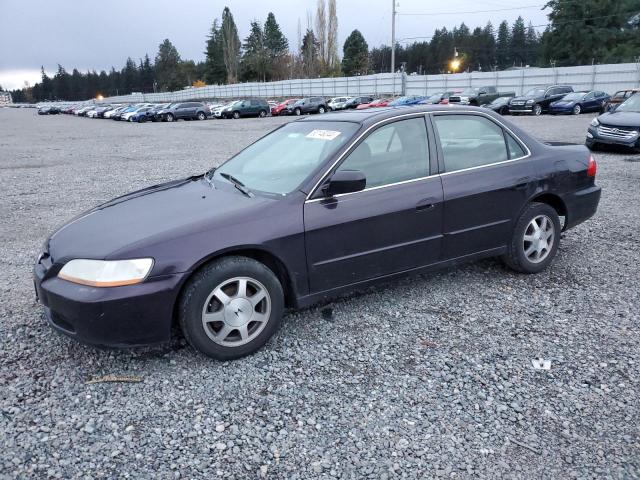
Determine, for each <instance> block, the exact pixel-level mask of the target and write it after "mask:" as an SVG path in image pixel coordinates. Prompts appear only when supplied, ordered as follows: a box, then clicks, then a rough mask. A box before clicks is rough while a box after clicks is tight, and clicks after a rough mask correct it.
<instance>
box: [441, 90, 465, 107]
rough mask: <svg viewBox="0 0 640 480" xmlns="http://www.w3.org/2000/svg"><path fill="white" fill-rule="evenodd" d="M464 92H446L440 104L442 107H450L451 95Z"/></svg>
mask: <svg viewBox="0 0 640 480" xmlns="http://www.w3.org/2000/svg"><path fill="white" fill-rule="evenodd" d="M462 92H463V90H451V91H448V92H444V95H443V96H442V100H440V104H441V105H449V97H451V95H458V94H460V93H462Z"/></svg>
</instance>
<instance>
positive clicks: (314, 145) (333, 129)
mask: <svg viewBox="0 0 640 480" xmlns="http://www.w3.org/2000/svg"><path fill="white" fill-rule="evenodd" d="M358 127H359V125H358V124H357V123H351V122H322V121H315V122H314V121H305V122H292V123H289V124H286V125H285V126H283V127H282V128H279V129H278V130H275V131H274V132H272V133H270V134H269V135H267V136H266V137H263V138H261V139H260V140H258V141H257V142H256V143H254V144H253V145H250V146H249V147H247V148H246V149H244V150H243V151H241V152H240V153H238V154H237V155H236V156H235V157H233V158H231V159H230V160H229V161H228V162H226V163H224V164H223V165H222V166H221V167H220V168H218V169H216V170H215V174H214V178H216V179H218V180H221V181H226V180H224V175H223V174H227V175H232V176H233V177H235V178H237V179H238V180H239V181H240V182H242V183H243V184H244V185H245V186H246V187H247V188H248V189H249V190H255V191H261V192H267V193H277V194H281V195H285V194H287V193H290V192H292V191H294V190H295V189H296V188H297V187H298V186H299V185H300V184H301V183H302V182H303V181H304V180H305V179H306V178H307V177H308V176H309V175H310V174H311V173H312V172H313V171H314V170H315V169H316V168H317V167H318V166H320V165H321V164H322V163H323V162H324V161H325V160H326V159H327V158H329V156H331V155H332V154H333V153H334V152H335V151H336V150H337V149H338V148H340V147H341V146H342V145H344V144H345V143H346V142H347V141H348V140H349V139H350V138H351V137H352V136H353V134H354V133H355V132H356V130H357V129H358Z"/></svg>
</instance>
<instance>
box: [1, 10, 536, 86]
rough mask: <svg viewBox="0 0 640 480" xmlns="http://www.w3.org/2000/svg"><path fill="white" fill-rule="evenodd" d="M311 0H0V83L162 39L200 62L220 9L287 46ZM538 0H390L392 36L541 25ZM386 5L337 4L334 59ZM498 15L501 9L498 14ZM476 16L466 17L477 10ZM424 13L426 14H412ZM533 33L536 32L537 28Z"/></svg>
mask: <svg viewBox="0 0 640 480" xmlns="http://www.w3.org/2000/svg"><path fill="white" fill-rule="evenodd" d="M316 2H317V0H295V1H292V0H261V1H256V0H173V1H169V0H108V1H106V2H105V1H101V2H98V1H96V0H82V1H79V0H29V1H24V0H2V2H0V7H1V8H0V85H2V86H3V87H4V88H7V89H13V88H18V87H21V86H22V85H23V83H24V81H25V80H26V81H28V82H29V83H30V84H33V83H34V82H36V81H38V79H39V76H40V74H39V70H40V65H44V67H45V70H47V71H48V72H54V71H55V70H56V68H57V67H56V66H57V64H58V63H60V64H62V65H63V66H64V67H65V68H66V69H67V70H68V71H71V70H72V69H73V68H74V67H75V68H78V69H79V70H81V71H86V70H88V69H95V70H97V71H100V70H103V69H104V70H107V69H110V68H111V66H112V65H113V66H115V67H116V68H118V69H119V68H122V66H123V65H124V62H125V60H126V58H127V57H128V56H130V57H132V58H134V59H136V60H137V59H139V58H140V57H143V56H144V54H145V53H148V54H149V56H150V57H151V58H152V59H153V57H154V56H155V53H156V51H157V49H158V44H159V43H160V42H161V41H162V40H163V39H165V38H169V39H170V40H171V41H172V42H173V43H174V44H175V45H176V47H177V49H178V51H179V52H180V55H181V56H182V58H183V59H192V60H196V61H198V60H203V59H204V53H203V51H204V43H205V38H206V35H207V33H208V31H209V28H210V26H211V22H212V21H213V19H214V18H216V17H219V16H220V14H221V13H222V9H223V8H224V6H225V5H228V6H229V8H230V9H231V12H232V13H233V15H234V18H235V21H236V24H237V25H238V29H239V31H240V32H239V33H240V37H241V39H242V38H244V37H245V36H246V35H247V31H248V29H249V22H250V21H251V20H254V19H257V20H259V21H261V22H264V20H265V18H266V16H267V13H268V12H270V11H272V12H273V13H274V14H275V16H276V19H277V20H278V23H279V24H280V27H281V28H282V30H283V32H284V34H285V35H286V36H287V38H288V39H289V45H290V47H292V48H295V47H296V45H297V29H298V19H300V21H301V23H302V28H303V29H304V28H305V27H306V22H307V12H311V13H312V14H313V13H314V12H315V7H316ZM542 4H544V1H540V0H486V1H485V0H483V1H477V0H448V1H446V2H442V1H438V2H436V1H434V0H397V5H398V7H397V9H398V13H399V14H400V15H399V16H398V18H397V23H396V25H397V26H396V32H397V33H396V36H397V38H398V39H401V41H402V42H403V43H406V42H408V41H412V40H402V39H408V38H413V37H429V36H431V35H432V34H433V31H434V29H435V28H439V27H442V26H446V27H447V28H452V27H454V26H455V25H458V24H460V22H462V21H464V22H465V23H466V24H467V26H469V27H470V28H471V29H473V28H474V27H475V26H478V25H480V26H484V25H485V24H486V22H487V21H488V20H491V21H492V22H493V24H494V27H497V25H498V23H500V21H502V20H503V19H506V20H508V21H509V22H510V23H512V22H513V20H515V19H516V18H517V17H518V15H522V16H523V17H524V19H525V22H528V21H529V20H531V22H533V24H534V25H542V24H545V23H546V22H547V17H546V14H545V12H544V11H542V10H541V6H542ZM391 5H392V0H337V7H338V25H339V27H338V28H339V30H338V34H339V42H340V53H341V51H342V43H343V42H344V39H345V38H346V36H347V35H348V34H349V33H350V32H351V31H352V30H353V29H354V28H357V29H359V30H360V31H361V32H362V33H363V35H364V37H365V39H366V40H367V42H368V43H369V47H370V48H371V47H374V46H379V45H381V44H383V43H386V44H389V43H390V40H391ZM499 10H501V11H499ZM478 11H481V12H479V13H469V12H478ZM415 14H426V15H415ZM539 30H541V29H539Z"/></svg>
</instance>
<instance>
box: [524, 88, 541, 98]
mask: <svg viewBox="0 0 640 480" xmlns="http://www.w3.org/2000/svg"><path fill="white" fill-rule="evenodd" d="M543 95H544V88H532V89H531V90H529V91H528V92H527V93H525V94H524V96H525V97H541V96H543Z"/></svg>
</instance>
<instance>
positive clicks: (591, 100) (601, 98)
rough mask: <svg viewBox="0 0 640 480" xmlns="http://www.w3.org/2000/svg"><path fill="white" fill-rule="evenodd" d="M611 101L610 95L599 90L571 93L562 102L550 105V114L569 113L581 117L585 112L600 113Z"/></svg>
mask: <svg viewBox="0 0 640 480" xmlns="http://www.w3.org/2000/svg"><path fill="white" fill-rule="evenodd" d="M607 100H609V95H607V94H606V93H604V92H601V91H598V90H592V91H590V92H571V93H568V94H567V95H565V96H564V97H562V98H561V99H560V100H556V101H555V102H551V103H550V104H549V113H550V114H552V115H555V114H558V113H568V114H572V115H579V114H581V113H583V112H600V111H601V110H602V107H603V105H604V104H605V103H606V102H607Z"/></svg>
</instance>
